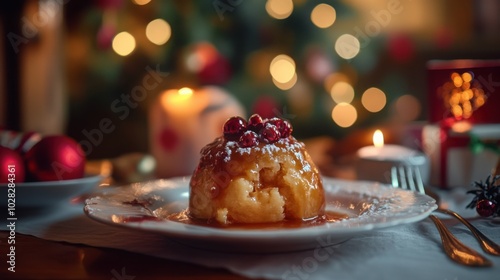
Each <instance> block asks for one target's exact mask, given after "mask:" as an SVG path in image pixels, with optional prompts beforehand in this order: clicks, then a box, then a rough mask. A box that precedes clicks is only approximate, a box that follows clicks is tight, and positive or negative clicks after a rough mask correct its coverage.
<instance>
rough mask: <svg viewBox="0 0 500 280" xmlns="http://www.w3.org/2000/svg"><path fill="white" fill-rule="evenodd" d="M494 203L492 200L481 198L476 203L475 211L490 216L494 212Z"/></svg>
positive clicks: (483, 215)
mask: <svg viewBox="0 0 500 280" xmlns="http://www.w3.org/2000/svg"><path fill="white" fill-rule="evenodd" d="M495 210H496V205H495V203H493V201H490V200H488V199H482V200H480V201H478V203H477V205H476V211H477V213H478V214H479V216H481V217H490V216H492V215H493V214H494V213H495Z"/></svg>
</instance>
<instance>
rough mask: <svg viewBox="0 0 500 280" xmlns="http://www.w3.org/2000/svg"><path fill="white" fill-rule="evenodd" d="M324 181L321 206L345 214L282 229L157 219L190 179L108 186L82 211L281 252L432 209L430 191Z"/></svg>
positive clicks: (200, 243)
mask: <svg viewBox="0 0 500 280" xmlns="http://www.w3.org/2000/svg"><path fill="white" fill-rule="evenodd" d="M323 183H324V187H325V192H326V200H327V206H326V210H327V211H333V212H336V213H342V214H345V215H347V216H348V217H349V218H347V219H344V220H341V221H336V222H331V223H325V224H322V225H317V226H309V227H300V228H281V229H258V228H257V229H255V228H254V229H234V228H214V227H208V226H202V225H190V224H185V223H181V222H175V221H170V220H165V219H158V218H161V217H165V215H168V214H170V213H176V212H179V211H182V210H185V209H186V208H187V206H188V199H189V198H188V196H189V187H188V185H189V178H174V179H169V180H155V181H150V182H144V183H136V184H132V185H129V186H124V187H118V188H114V189H107V190H106V191H105V192H103V193H102V194H100V195H98V196H95V197H92V198H89V199H87V201H86V203H85V204H86V205H85V208H84V210H85V213H86V214H87V215H88V216H89V217H90V218H92V219H95V220H97V221H99V222H102V223H105V224H109V225H114V226H117V227H120V228H123V229H125V228H128V229H135V230H143V231H149V232H156V233H160V234H163V235H165V236H167V237H169V238H171V239H173V240H176V241H178V242H180V243H183V244H186V245H190V246H193V247H198V248H204V249H209V250H217V251H232V252H286V251H296V250H304V249H313V248H317V247H319V246H327V245H332V244H336V243H340V242H343V241H345V240H347V239H349V238H351V237H352V236H354V235H356V234H360V233H365V232H368V231H371V230H374V229H381V228H386V227H390V226H395V225H399V224H405V223H412V222H416V221H419V220H422V219H424V218H426V217H427V216H428V215H429V214H430V213H431V212H432V211H433V210H434V209H436V208H437V206H436V204H435V201H434V199H432V198H430V197H429V196H426V195H422V194H418V193H414V192H410V191H405V190H401V189H395V188H392V187H390V186H387V185H381V184H378V183H373V182H360V181H342V180H336V179H331V178H324V181H323ZM146 205H147V206H146Z"/></svg>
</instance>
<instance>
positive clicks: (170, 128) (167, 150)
mask: <svg viewBox="0 0 500 280" xmlns="http://www.w3.org/2000/svg"><path fill="white" fill-rule="evenodd" d="M149 113H150V115H149V125H150V127H149V138H150V139H149V143H150V152H151V154H152V155H153V156H154V158H155V160H156V176H157V177H158V178H168V177H174V176H185V175H190V174H192V172H193V171H194V168H196V165H197V164H198V160H199V158H200V150H201V149H202V148H203V147H204V146H205V145H206V144H208V143H210V142H212V141H213V140H214V139H215V138H216V137H219V136H221V135H222V126H223V125H224V122H225V121H226V120H227V119H228V118H230V117H232V116H244V110H243V108H242V106H241V105H240V104H239V102H238V101H237V100H236V99H235V98H234V97H232V96H231V95H230V94H229V93H228V92H226V91H225V90H223V89H222V88H219V87H215V86H209V87H204V88H201V89H198V90H192V89H190V88H187V87H185V88H181V89H171V90H167V91H165V92H163V93H162V94H160V95H159V96H158V99H157V100H156V102H154V103H153V104H152V107H151V108H150V112H149Z"/></svg>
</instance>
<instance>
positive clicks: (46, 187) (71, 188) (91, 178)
mask: <svg viewBox="0 0 500 280" xmlns="http://www.w3.org/2000/svg"><path fill="white" fill-rule="evenodd" d="M102 179H103V178H102V176H100V175H87V176H85V177H83V178H80V179H72V180H62V181H48V182H47V181H46V182H25V183H16V187H15V207H16V208H39V207H52V206H56V205H59V204H60V203H62V202H69V201H70V200H71V199H72V198H75V197H77V196H79V195H81V194H84V193H86V192H89V191H91V190H92V189H93V188H95V187H97V186H98V185H99V183H100V182H101V181H102ZM0 193H1V197H0V207H7V206H8V203H9V201H8V187H7V184H0ZM10 202H12V201H10Z"/></svg>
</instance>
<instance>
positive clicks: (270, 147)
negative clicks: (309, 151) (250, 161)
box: [216, 137, 311, 171]
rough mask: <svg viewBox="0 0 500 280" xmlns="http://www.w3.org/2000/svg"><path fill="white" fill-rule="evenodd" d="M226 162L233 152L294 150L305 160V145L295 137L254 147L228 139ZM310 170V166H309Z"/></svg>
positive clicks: (272, 152) (219, 154)
mask: <svg viewBox="0 0 500 280" xmlns="http://www.w3.org/2000/svg"><path fill="white" fill-rule="evenodd" d="M223 145H224V155H223V156H224V162H229V161H230V160H231V156H232V155H233V154H239V155H250V154H251V153H254V154H262V155H264V154H267V155H273V154H276V153H286V152H293V153H294V154H295V156H296V158H297V159H299V160H303V156H302V150H303V149H304V147H305V145H304V144H303V143H302V142H299V141H297V140H296V139H295V138H293V137H290V138H281V139H280V140H278V141H276V142H274V143H266V144H264V145H262V144H261V145H259V146H253V147H240V146H239V145H238V143H237V142H236V141H227V142H225V143H224V144H223ZM216 156H218V157H220V156H222V152H219V153H217V154H216ZM307 168H309V171H310V170H311V169H310V168H311V167H310V166H307Z"/></svg>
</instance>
